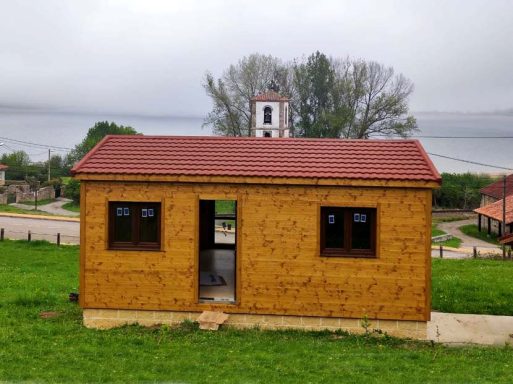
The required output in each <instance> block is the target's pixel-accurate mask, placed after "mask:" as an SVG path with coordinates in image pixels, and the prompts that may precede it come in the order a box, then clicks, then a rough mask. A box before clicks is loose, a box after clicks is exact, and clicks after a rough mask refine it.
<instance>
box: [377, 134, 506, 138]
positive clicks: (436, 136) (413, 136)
mask: <svg viewBox="0 0 513 384" xmlns="http://www.w3.org/2000/svg"><path fill="white" fill-rule="evenodd" d="M372 136H373V137H390V135H372ZM396 137H397V136H396ZM400 138H402V137H400ZM406 139H513V136H442V135H412V136H409V137H406Z"/></svg>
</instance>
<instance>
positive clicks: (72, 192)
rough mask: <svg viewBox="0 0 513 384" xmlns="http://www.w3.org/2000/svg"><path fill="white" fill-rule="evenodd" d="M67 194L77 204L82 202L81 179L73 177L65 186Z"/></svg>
mask: <svg viewBox="0 0 513 384" xmlns="http://www.w3.org/2000/svg"><path fill="white" fill-rule="evenodd" d="M64 191H65V192H64V193H65V195H66V197H67V198H69V199H72V200H73V202H74V203H75V204H80V181H78V180H76V179H71V180H70V181H69V182H68V183H67V184H66V186H65V190H64Z"/></svg>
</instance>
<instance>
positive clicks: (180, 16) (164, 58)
mask: <svg viewBox="0 0 513 384" xmlns="http://www.w3.org/2000/svg"><path fill="white" fill-rule="evenodd" d="M512 16H513V1H499V0H488V1H463V0H462V1H420V0H419V1H361V0H359V1H352V2H349V1H340V0H338V1H321V0H315V1H297V0H295V1H278V0H274V1H251V2H250V1H247V2H242V1H233V2H231V1H203V2H199V1H198V2H196V1H150V0H145V1H91V0H88V1H65V0H62V1H51V0H45V1H36V0H33V1H9V0H0V105H3V106H6V105H7V106H30V107H32V106H37V107H44V108H47V107H48V108H57V109H69V110H77V111H84V112H92V113H98V112H100V113H102V112H105V113H107V112H109V113H129V114H147V115H183V116H204V115H205V114H206V113H207V112H208V111H209V109H210V102H209V100H208V98H207V97H206V96H205V93H204V91H203V89H202V87H201V81H202V78H203V76H204V74H205V71H207V70H210V71H212V72H213V73H214V74H216V75H219V74H220V73H221V72H222V71H223V69H224V68H226V67H227V66H228V65H229V64H231V63H235V62H236V61H237V60H238V59H240V58H241V57H243V56H244V55H248V54H251V53H253V52H259V53H264V54H272V55H275V56H278V57H280V58H282V59H284V60H290V59H293V58H295V57H299V56H302V55H308V54H310V53H312V52H314V51H315V50H320V51H321V52H324V53H326V54H328V55H331V56H339V57H346V56H350V57H355V58H364V59H368V60H376V61H379V62H381V63H383V64H386V65H390V66H393V67H394V68H395V70H396V71H397V72H401V73H403V74H404V75H405V76H406V77H408V78H410V79H411V80H412V81H413V82H414V84H415V92H414V94H413V96H412V98H411V103H410V105H411V107H412V109H413V110H414V111H426V110H440V111H454V110H458V111H487V110H496V109H506V108H512V107H513V21H512V20H513V18H512Z"/></svg>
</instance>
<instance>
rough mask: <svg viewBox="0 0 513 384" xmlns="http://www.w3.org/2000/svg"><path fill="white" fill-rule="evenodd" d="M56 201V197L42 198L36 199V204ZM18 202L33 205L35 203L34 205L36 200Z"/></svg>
mask: <svg viewBox="0 0 513 384" xmlns="http://www.w3.org/2000/svg"><path fill="white" fill-rule="evenodd" d="M56 201H57V200H56V199H43V200H38V201H37V205H38V206H41V205H46V204H50V203H54V202H56ZM20 204H25V205H33V206H35V205H36V202H35V201H20Z"/></svg>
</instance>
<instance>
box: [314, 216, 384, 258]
mask: <svg viewBox="0 0 513 384" xmlns="http://www.w3.org/2000/svg"><path fill="white" fill-rule="evenodd" d="M333 208H336V209H339V210H340V209H341V210H343V212H344V233H342V234H341V236H343V239H344V240H343V243H344V247H343V248H327V247H326V246H325V245H326V225H327V224H326V223H327V221H328V218H327V217H326V215H327V210H328V209H333ZM361 211H365V213H366V214H367V215H368V217H367V220H369V223H370V225H371V226H370V248H369V249H352V244H351V242H352V224H353V215H354V213H359V212H361ZM377 215H378V213H377V208H376V207H339V206H321V208H320V254H321V256H326V257H353V258H359V257H361V258H376V257H377V256H376V234H377Z"/></svg>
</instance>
